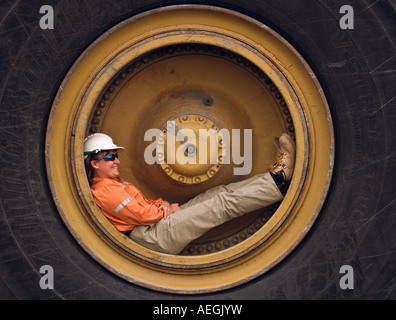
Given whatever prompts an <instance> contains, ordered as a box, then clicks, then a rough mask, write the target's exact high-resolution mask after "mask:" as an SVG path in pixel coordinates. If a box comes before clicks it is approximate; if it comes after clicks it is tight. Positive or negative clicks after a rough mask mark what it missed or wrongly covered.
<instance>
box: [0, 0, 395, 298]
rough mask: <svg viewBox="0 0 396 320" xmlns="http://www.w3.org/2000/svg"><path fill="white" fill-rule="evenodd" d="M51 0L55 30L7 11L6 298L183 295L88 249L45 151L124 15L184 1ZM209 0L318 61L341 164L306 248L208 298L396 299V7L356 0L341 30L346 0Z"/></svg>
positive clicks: (24, 13) (26, 12)
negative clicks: (348, 271)
mask: <svg viewBox="0 0 396 320" xmlns="http://www.w3.org/2000/svg"><path fill="white" fill-rule="evenodd" d="M50 2H51V3H49V4H50V5H52V6H53V8H54V13H55V19H54V29H47V30H42V29H41V28H40V26H39V21H40V18H41V17H42V14H40V12H39V10H40V7H41V6H42V5H43V4H42V1H36V0H32V1H28V2H27V1H25V2H17V4H16V5H14V4H11V3H7V4H6V3H4V4H2V5H1V7H2V8H1V10H0V15H1V16H0V34H1V37H2V40H1V41H2V43H1V59H0V63H1V76H0V81H1V85H0V88H1V91H0V92H1V94H0V96H1V104H0V146H1V147H0V151H1V153H0V175H1V183H0V195H1V206H0V276H1V282H0V298H1V299H154V298H155V299H168V298H172V297H173V298H175V297H176V298H177V297H178V296H175V295H171V294H165V293H160V292H155V291H151V290H148V289H144V288H141V287H138V286H135V285H132V284H130V283H128V282H126V281H125V280H122V279H121V278H119V277H117V276H115V275H114V274H112V273H111V272H110V271H108V270H106V269H104V268H103V267H102V266H100V265H99V264H98V263H96V262H95V261H94V260H93V259H92V258H91V257H90V256H89V255H88V254H86V252H85V251H84V250H83V249H82V248H81V247H80V245H79V244H78V243H77V242H76V241H75V239H74V238H73V237H72V236H71V235H70V233H69V231H68V230H67V228H66V227H65V226H64V224H63V222H62V220H61V218H60V217H59V214H58V212H57V209H56V206H55V204H54V200H53V198H52V195H51V192H50V189H49V185H48V179H47V174H46V167H45V154H44V153H45V152H44V150H45V134H46V129H47V119H48V115H49V112H50V108H51V105H52V102H53V98H54V95H55V93H56V91H57V90H58V87H59V85H60V82H61V81H62V79H63V77H64V75H65V73H66V72H67V70H68V69H69V68H70V66H71V65H72V63H73V62H74V61H75V59H76V58H77V57H78V56H79V54H80V53H81V52H82V51H83V50H84V49H85V48H86V47H87V46H88V45H89V44H90V43H91V42H92V41H93V40H94V39H95V38H97V37H98V36H99V35H100V34H102V33H103V32H105V31H106V30H107V29H108V28H110V27H111V26H113V25H115V24H116V23H118V22H120V21H122V20H123V19H125V18H127V17H129V16H132V15H134V14H136V13H138V12H142V11H144V10H147V9H150V8H154V7H159V6H162V5H170V4H180V3H182V2H184V1H171V0H169V1H161V0H150V1H146V0H138V1H133V2H130V1H127V0H121V1H110V0H101V1H96V0H86V1H81V2H79V6H78V7H76V2H74V1H50ZM189 2H190V3H191V1H189ZM194 2H196V1H194ZM199 3H205V1H199ZM207 3H208V4H210V5H214V4H216V5H219V6H223V7H226V8H230V9H233V10H236V11H240V12H242V13H245V14H247V15H250V16H252V17H253V18H256V19H258V20H261V21H263V22H264V23H266V24H268V25H269V26H271V27H272V28H274V29H275V30H276V31H277V32H279V33H280V34H281V35H283V36H284V37H285V38H286V39H287V40H288V41H290V42H291V43H292V44H293V45H294V46H295V47H296V48H297V49H298V51H299V52H300V53H301V54H302V55H303V56H304V58H305V59H306V60H307V61H308V63H309V64H310V66H311V68H313V70H314V72H315V74H316V75H317V76H318V78H319V80H320V82H321V85H322V87H323V88H324V90H325V94H326V96H327V99H328V101H329V103H330V108H331V110H332V113H333V119H334V124H335V131H336V159H335V172H334V176H333V180H332V185H331V188H330V192H329V194H328V197H327V200H326V203H325V205H324V207H323V209H322V211H321V213H320V216H319V218H318V219H317V220H316V222H315V224H314V226H313V228H312V229H311V230H310V232H309V234H308V235H307V236H306V237H305V239H304V240H303V241H302V242H301V243H300V245H299V246H298V247H297V248H296V249H295V250H294V251H293V252H292V254H290V255H289V256H288V257H287V258H286V259H285V260H284V261H283V262H282V263H281V264H278V265H277V266H276V267H275V268H273V269H272V270H271V271H270V272H267V273H266V274H264V275H263V276H261V277H259V278H257V279H255V280H253V281H251V282H249V283H247V284H245V285H243V286H239V287H236V288H234V289H230V290H228V291H223V292H218V293H214V294H206V295H204V296H198V297H199V298H214V299H235V298H238V299H373V298H374V299H395V298H396V290H395V286H396V283H395V278H394V269H395V265H396V236H395V232H394V231H395V229H396V219H395V212H396V202H395V198H396V197H395V196H396V192H395V190H396V188H395V183H394V181H396V152H395V146H396V126H395V123H396V112H395V110H396V96H395V92H396V23H395V21H396V20H395V18H396V8H395V4H394V1H391V0H389V1H387V0H380V1H375V2H373V1H367V0H359V1H357V0H353V1H349V4H350V5H351V6H352V8H353V9H354V29H352V30H343V29H341V28H340V25H339V20H340V19H341V17H342V16H343V14H341V13H340V12H339V10H340V8H341V6H342V5H344V2H343V1H340V0H335V1H325V0H310V1H306V0H294V1H288V0H280V1H265V0H262V1H243V2H242V1H237V0H222V1H220V0H219V1H216V2H215V3H214V2H213V1H207ZM308 3H309V5H308ZM43 265H50V266H52V267H53V270H54V289H41V287H40V279H41V277H42V276H43V274H40V267H41V266H43ZM343 265H350V266H351V267H352V268H353V270H354V288H353V289H342V288H341V287H340V283H339V282H340V279H341V277H342V276H343V274H342V273H340V268H341V266H343ZM179 297H182V298H186V297H185V296H179ZM190 298H191V297H190Z"/></svg>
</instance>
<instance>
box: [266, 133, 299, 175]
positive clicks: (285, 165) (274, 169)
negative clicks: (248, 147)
mask: <svg viewBox="0 0 396 320" xmlns="http://www.w3.org/2000/svg"><path fill="white" fill-rule="evenodd" d="M274 147H275V150H276V157H277V161H276V163H275V164H274V165H273V166H271V168H270V172H271V173H272V174H273V175H275V176H279V175H281V176H282V177H283V180H284V181H289V180H290V179H291V177H292V175H293V170H294V161H295V157H296V147H295V144H294V141H293V139H292V138H291V137H290V136H289V135H288V134H286V133H283V134H282V135H281V136H280V137H279V138H275V140H274Z"/></svg>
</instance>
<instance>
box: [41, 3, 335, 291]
mask: <svg viewBox="0 0 396 320" xmlns="http://www.w3.org/2000/svg"><path fill="white" fill-rule="evenodd" d="M175 21H177V24H176V23H175ZM332 130H333V129H332V123H331V117H330V113H329V110H328V106H327V103H326V100H325V98H324V96H323V94H322V90H321V88H320V86H319V83H318V82H317V81H316V78H315V77H314V75H313V73H312V71H311V70H310V69H309V67H308V65H307V64H306V63H305V61H304V60H303V59H302V58H301V56H300V55H299V54H298V53H297V52H296V51H295V50H294V49H293V48H292V47H291V46H290V45H289V44H288V43H287V42H286V41H285V40H284V39H283V38H281V37H280V36H279V35H278V34H276V33H275V32H274V31H272V30H271V29H269V28H267V27H265V28H264V27H263V25H262V24H261V23H259V22H257V21H255V20H253V19H251V18H249V17H246V16H244V15H241V14H239V13H235V12H232V11H229V10H225V9H219V8H215V7H208V6H190V5H186V6H175V7H167V8H162V9H156V10H153V11H150V12H146V13H144V14H141V15H138V16H135V17H132V18H130V19H128V20H126V21H124V22H122V23H121V24H119V25H117V26H116V27H114V28H112V29H111V30H109V31H108V32H107V33H106V34H104V35H103V36H102V37H100V38H99V39H98V40H97V41H95V42H94V43H93V44H92V45H91V46H90V47H89V48H88V49H87V50H86V52H85V53H84V54H83V55H82V56H81V57H80V58H79V59H78V61H77V62H76V63H75V65H74V66H73V67H72V69H71V70H70V72H69V73H68V75H67V76H66V78H65V80H64V82H63V83H62V86H61V88H60V90H59V92H58V95H57V97H56V99H55V101H54V105H53V109H52V113H51V115H50V121H49V126H48V132H47V150H46V151H47V169H48V174H49V180H50V185H51V190H52V192H53V196H54V199H55V202H56V204H57V206H58V209H59V212H60V214H61V216H62V218H63V220H64V221H65V223H66V225H67V227H68V228H69V230H70V231H71V232H72V234H73V235H74V236H75V237H76V238H77V239H78V241H79V243H81V245H82V246H83V247H84V249H85V250H87V251H88V252H89V253H90V254H91V256H92V257H93V258H95V259H96V260H97V261H98V262H99V263H101V264H102V265H104V266H105V267H106V268H108V269H109V270H110V271H112V272H114V273H115V274H117V275H119V276H121V277H123V278H125V279H127V280H129V281H131V282H133V283H136V284H139V285H142V286H145V287H149V288H152V289H155V290H160V291H166V292H177V293H202V292H210V291H218V290H222V289H225V288H229V287H232V286H236V285H238V284H241V283H244V282H246V281H248V280H250V279H252V278H254V277H256V276H258V275H260V274H263V273H264V272H265V271H267V270H269V269H270V268H271V267H273V266H274V265H276V264H277V263H278V262H279V261H281V260H282V259H283V258H284V257H286V255H287V254H288V253H289V252H290V251H291V250H292V249H293V248H294V247H295V246H296V245H297V244H298V243H299V242H300V241H301V239H302V237H303V236H304V235H305V234H306V233H307V231H308V230H309V228H310V226H311V225H312V224H313V222H314V220H315V218H316V217H317V215H318V213H319V211H320V208H321V205H322V204H323V201H324V198H325V196H326V193H327V190H328V186H329V183H330V178H331V172H332V166H333V143H334V142H333V131H332ZM95 132H103V133H106V134H109V135H110V136H111V137H113V138H114V139H115V141H116V143H117V144H119V145H122V146H124V147H126V151H125V152H124V153H122V154H120V160H121V166H120V168H121V169H120V171H121V176H122V177H123V178H124V179H125V180H127V181H129V182H131V183H133V184H134V185H136V186H137V187H138V188H139V189H140V190H141V191H142V192H143V194H144V195H145V197H146V198H151V199H154V198H157V197H159V196H160V197H162V198H163V199H166V200H168V201H170V202H178V203H184V202H186V201H188V200H189V199H191V198H192V197H194V196H197V195H199V194H200V193H202V192H204V191H205V190H207V189H209V188H211V187H214V186H218V185H220V184H228V183H231V182H236V181H240V180H243V179H247V178H249V177H251V176H253V175H255V174H258V173H263V172H266V171H267V170H268V168H269V167H270V165H271V164H273V163H274V160H275V151H274V150H273V145H272V141H273V139H274V138H275V137H277V136H279V135H280V134H281V133H283V132H286V133H289V134H290V135H291V136H292V137H293V139H294V140H295V142H296V146H297V151H296V164H295V171H294V174H293V178H292V180H291V183H290V185H289V186H288V190H287V193H286V195H285V197H284V199H283V201H282V202H280V203H277V204H275V205H273V206H271V207H268V208H263V209H262V210H258V211H257V212H251V213H249V214H246V215H244V216H243V217H240V218H237V219H234V220H232V221H229V222H227V223H225V224H223V225H221V226H219V227H216V228H215V229H212V230H211V231H209V232H208V233H206V234H205V235H203V236H202V237H200V238H199V239H196V240H195V241H193V242H192V243H191V244H190V245H188V246H187V247H186V248H185V249H184V250H183V252H182V253H181V254H180V255H177V256H176V255H167V254H162V253H159V252H155V251H152V250H149V249H146V248H144V247H142V246H140V245H138V244H137V243H135V242H133V241H132V240H131V239H129V238H128V237H126V236H125V235H124V234H121V233H120V232H118V231H117V230H116V229H115V228H114V227H113V226H112V225H111V224H110V223H109V221H107V219H106V218H105V217H104V216H103V214H102V213H101V211H100V209H99V208H98V207H97V206H96V204H95V202H94V199H93V197H92V194H91V192H90V187H89V184H88V181H87V178H86V175H85V171H84V164H83V152H82V141H83V140H84V138H85V137H86V136H87V135H88V134H90V133H95ZM203 133H204V134H203Z"/></svg>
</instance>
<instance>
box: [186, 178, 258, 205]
mask: <svg viewBox="0 0 396 320" xmlns="http://www.w3.org/2000/svg"><path fill="white" fill-rule="evenodd" d="M262 175H263V174H258V175H255V176H253V177H251V178H249V179H245V180H242V181H239V182H233V183H230V184H227V185H224V184H223V185H220V186H216V187H213V188H210V189H208V190H206V191H204V192H202V193H200V194H199V195H197V196H195V197H194V198H192V199H191V200H189V201H187V202H186V203H184V204H183V205H181V206H180V208H181V209H186V208H188V207H191V206H193V205H196V204H197V203H200V202H203V201H206V200H209V199H210V198H212V197H214V196H215V195H216V194H218V193H220V192H234V191H235V190H237V189H239V188H241V187H243V186H244V185H246V184H248V183H250V182H252V181H254V180H256V179H257V178H259V177H260V176H262Z"/></svg>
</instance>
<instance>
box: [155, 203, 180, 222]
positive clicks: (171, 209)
mask: <svg viewBox="0 0 396 320" xmlns="http://www.w3.org/2000/svg"><path fill="white" fill-rule="evenodd" d="M159 208H160V209H161V210H162V211H163V212H164V219H165V220H166V218H167V217H168V216H169V215H171V214H172V213H175V212H177V211H180V210H181V209H180V207H179V204H178V203H172V204H170V203H169V202H168V201H164V202H162V203H161V205H160V207H159Z"/></svg>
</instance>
